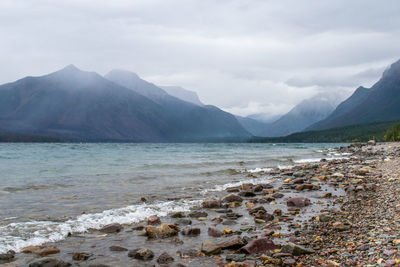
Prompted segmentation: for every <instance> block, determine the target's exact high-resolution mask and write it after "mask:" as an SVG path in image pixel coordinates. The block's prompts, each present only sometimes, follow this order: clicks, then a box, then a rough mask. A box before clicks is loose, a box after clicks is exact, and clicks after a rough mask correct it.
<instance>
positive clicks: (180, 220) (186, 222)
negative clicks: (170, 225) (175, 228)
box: [175, 219, 192, 225]
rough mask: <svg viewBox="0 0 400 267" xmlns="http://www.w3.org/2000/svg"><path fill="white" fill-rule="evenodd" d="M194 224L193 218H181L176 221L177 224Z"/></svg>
mask: <svg viewBox="0 0 400 267" xmlns="http://www.w3.org/2000/svg"><path fill="white" fill-rule="evenodd" d="M191 224H192V220H190V219H179V220H177V221H175V225H191Z"/></svg>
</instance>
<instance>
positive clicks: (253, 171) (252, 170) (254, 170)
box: [247, 168, 273, 173]
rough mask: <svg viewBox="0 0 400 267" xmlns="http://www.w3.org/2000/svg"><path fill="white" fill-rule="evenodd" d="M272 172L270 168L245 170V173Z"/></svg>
mask: <svg viewBox="0 0 400 267" xmlns="http://www.w3.org/2000/svg"><path fill="white" fill-rule="evenodd" d="M272 170H273V169H272V168H255V169H251V170H247V172H250V173H258V172H270V171H272Z"/></svg>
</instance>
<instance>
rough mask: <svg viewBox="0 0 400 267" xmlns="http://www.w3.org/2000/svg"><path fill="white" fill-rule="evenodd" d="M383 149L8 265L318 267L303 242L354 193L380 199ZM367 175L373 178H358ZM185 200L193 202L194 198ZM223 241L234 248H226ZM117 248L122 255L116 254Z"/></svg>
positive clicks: (278, 172)
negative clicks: (375, 182)
mask: <svg viewBox="0 0 400 267" xmlns="http://www.w3.org/2000/svg"><path fill="white" fill-rule="evenodd" d="M378 147H380V146H363V147H357V146H350V147H347V148H340V149H338V150H337V152H339V153H351V155H349V159H340V160H331V161H324V160H322V161H320V162H318V163H307V164H302V165H298V166H295V167H292V168H290V169H273V170H267V172H258V173H256V174H252V175H253V176H257V178H254V180H256V179H263V178H265V177H268V179H265V180H269V181H270V182H269V183H259V184H248V183H247V184H246V183H245V184H242V185H240V186H236V187H229V188H226V190H224V191H221V192H217V191H216V192H207V195H206V197H207V199H206V200H205V201H204V202H197V203H195V205H193V207H192V208H191V210H190V211H188V210H187V211H186V210H184V211H181V212H180V213H177V212H173V211H172V212H170V213H169V214H168V215H167V216H162V215H163V214H161V216H160V218H159V219H160V221H158V218H156V219H155V222H153V221H152V219H150V221H149V223H150V224H151V225H153V226H151V227H150V226H148V225H147V224H148V223H146V220H145V221H143V222H140V223H138V224H133V225H124V224H123V223H122V225H121V226H119V225H118V227H117V228H118V229H119V230H118V231H115V233H114V232H111V233H110V232H106V233H105V232H104V229H103V231H99V230H91V231H89V232H88V233H83V234H72V235H71V236H69V237H68V238H67V239H66V240H63V241H60V242H56V243H49V244H45V245H43V246H42V247H31V248H29V249H25V252H31V253H18V254H16V255H10V254H8V255H9V257H10V261H12V262H10V263H8V264H6V265H5V266H29V264H31V263H32V262H35V261H41V260H42V259H43V258H42V257H39V256H38V255H39V254H40V255H41V256H46V257H47V258H48V257H50V258H53V259H55V260H54V264H56V263H57V262H58V263H57V264H61V263H62V262H64V263H65V264H67V263H68V264H72V266H91V265H92V266H100V265H96V264H105V265H108V266H153V265H155V266H159V265H160V264H161V266H182V265H185V266H218V265H219V266H224V265H227V266H228V264H232V262H235V261H236V262H241V263H242V264H247V265H243V266H255V264H257V266H258V265H260V264H264V265H267V266H268V264H272V265H271V266H276V265H287V266H292V265H293V266H294V265H295V264H299V263H301V262H305V263H307V264H306V265H304V266H310V265H315V266H320V265H319V264H318V263H317V262H313V257H314V256H315V255H320V251H319V250H320V249H319V248H318V246H316V245H315V244H317V243H318V242H315V240H312V242H310V240H308V243H307V242H305V241H304V240H307V238H308V236H309V235H310V233H309V232H308V231H310V228H312V227H318V225H320V224H321V222H322V223H326V224H327V225H329V227H332V224H333V222H332V221H333V220H334V218H335V217H336V214H340V212H341V208H342V207H343V202H344V201H346V199H348V197H350V196H352V194H353V193H352V192H353V191H354V192H356V194H359V192H375V191H374V190H376V185H375V186H373V185H370V184H371V183H365V182H364V180H363V179H368V181H369V180H370V179H372V178H374V177H375V176H376V175H377V174H376V173H378V172H379V171H378V169H377V168H376V167H377V166H376V165H377V164H378V163H380V162H384V159H385V158H387V155H386V154H390V153H391V152H390V151H391V150H390V149H387V151H383V152H382V151H380V150H378V149H377V148H378ZM392 150H393V149H392ZM363 168H366V169H368V171H366V170H363V171H362V172H359V170H360V169H361V170H362V169H363ZM357 172H358V174H357ZM353 182H354V186H353ZM360 186H361V187H362V188H360ZM353 187H354V190H353ZM357 188H358V189H357ZM227 196H231V199H229V197H228V198H227ZM186 200H187V201H190V200H191V199H190V196H188V197H187V199H186ZM178 201H180V200H178ZM308 201H309V202H310V205H308ZM196 212H197V214H196ZM159 215H160V214H159ZM176 217H182V218H176ZM153 219H154V218H153ZM314 224H316V226H315V225H314ZM342 224H343V225H341V224H337V225H336V226H337V227H339V228H340V227H342V228H343V229H344V230H343V232H345V231H346V229H345V228H347V227H348V224H347V222H344V223H342ZM161 225H163V226H162V227H161ZM168 225H169V226H168ZM336 226H335V227H336ZM119 227H121V228H119ZM159 227H161V228H159ZM160 229H161V230H160ZM210 229H211V230H210ZM312 229H313V228H312ZM163 231H166V233H163ZM339 232H341V233H343V232H342V230H340V231H339ZM154 233H156V234H154ZM157 233H158V234H157ZM257 240H259V241H257ZM317 241H318V240H317ZM226 242H231V243H232V242H233V243H232V244H230V245H229V246H227V245H226ZM257 242H258V243H257ZM224 243H225V245H224ZM257 246H258V247H257ZM319 246H321V245H320V244H319ZM116 247H118V249H119V250H120V251H115V250H116ZM125 249H127V250H125ZM135 249H143V251H139V252H140V253H139V252H138V251H135ZM147 250H149V251H151V253H150V252H149V251H147ZM58 251H59V252H58ZM298 251H300V252H298ZM290 252H291V253H290ZM143 253H144V254H143ZM146 253H147V254H148V255H147V254H146ZM165 253H167V254H168V255H169V257H167V256H166V255H167V254H165ZM307 253H311V254H309V255H308V254H307ZM142 254H143V255H144V256H143V255H142ZM151 254H152V255H153V256H152V257H151ZM294 254H295V255H294ZM5 255H6V254H5ZM146 255H147V256H146ZM161 255H163V257H161V258H160V256H161ZM11 256H13V258H11ZM4 257H6V256H4ZM163 258H164V260H165V262H169V260H171V259H173V261H172V262H171V263H166V264H167V265H162V264H164V263H162V262H163ZM168 259H169V260H168ZM314 260H315V259H314ZM159 262H161V263H159ZM50 264H51V263H50ZM179 264H182V265H179ZM324 264H327V263H324ZM32 266H45V265H32ZM48 266H59V265H48ZM65 266H67V265H65ZM229 266H239V265H229Z"/></svg>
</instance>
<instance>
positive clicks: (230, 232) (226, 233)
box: [222, 223, 236, 235]
mask: <svg viewBox="0 0 400 267" xmlns="http://www.w3.org/2000/svg"><path fill="white" fill-rule="evenodd" d="M235 224H236V223H235ZM232 233H233V231H232V229H230V228H225V229H224V230H222V234H223V235H230V234H232Z"/></svg>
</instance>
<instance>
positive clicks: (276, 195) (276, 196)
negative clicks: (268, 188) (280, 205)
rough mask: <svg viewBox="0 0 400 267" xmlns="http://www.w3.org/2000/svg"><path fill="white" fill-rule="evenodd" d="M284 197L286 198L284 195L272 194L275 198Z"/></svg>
mask: <svg viewBox="0 0 400 267" xmlns="http://www.w3.org/2000/svg"><path fill="white" fill-rule="evenodd" d="M283 196H284V194H282V193H274V194H272V197H273V198H281V197H283Z"/></svg>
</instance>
